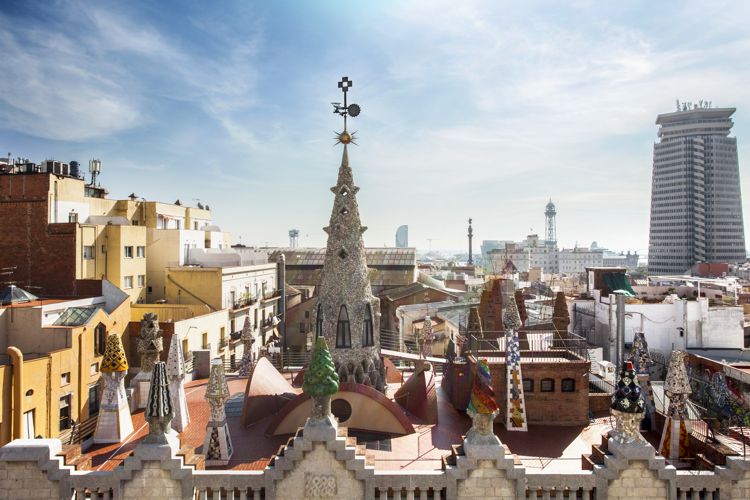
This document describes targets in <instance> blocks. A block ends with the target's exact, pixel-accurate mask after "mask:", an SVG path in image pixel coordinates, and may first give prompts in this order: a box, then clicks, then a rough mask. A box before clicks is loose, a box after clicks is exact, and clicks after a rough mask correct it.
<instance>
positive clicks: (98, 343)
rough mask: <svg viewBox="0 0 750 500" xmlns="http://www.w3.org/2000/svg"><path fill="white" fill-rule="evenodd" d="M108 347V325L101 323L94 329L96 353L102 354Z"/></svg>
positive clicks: (97, 354)
mask: <svg viewBox="0 0 750 500" xmlns="http://www.w3.org/2000/svg"><path fill="white" fill-rule="evenodd" d="M106 347H107V327H106V326H105V325H104V323H99V324H98V325H96V328H95V329H94V355H95V356H101V355H102V354H104V349H105V348H106Z"/></svg>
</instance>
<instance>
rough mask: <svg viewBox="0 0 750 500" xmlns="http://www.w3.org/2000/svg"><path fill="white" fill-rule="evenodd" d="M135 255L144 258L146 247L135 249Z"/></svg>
mask: <svg viewBox="0 0 750 500" xmlns="http://www.w3.org/2000/svg"><path fill="white" fill-rule="evenodd" d="M136 255H137V256H138V257H145V256H146V247H143V246H139V247H136Z"/></svg>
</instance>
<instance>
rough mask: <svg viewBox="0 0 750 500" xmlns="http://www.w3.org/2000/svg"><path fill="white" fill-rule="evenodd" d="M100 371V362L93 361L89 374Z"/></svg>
mask: <svg viewBox="0 0 750 500" xmlns="http://www.w3.org/2000/svg"><path fill="white" fill-rule="evenodd" d="M97 373H99V363H91V366H89V375H96V374H97Z"/></svg>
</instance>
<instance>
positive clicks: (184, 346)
mask: <svg viewBox="0 0 750 500" xmlns="http://www.w3.org/2000/svg"><path fill="white" fill-rule="evenodd" d="M182 357H183V358H184V359H185V360H186V361H187V360H188V359H189V358H190V352H189V351H188V339H182Z"/></svg>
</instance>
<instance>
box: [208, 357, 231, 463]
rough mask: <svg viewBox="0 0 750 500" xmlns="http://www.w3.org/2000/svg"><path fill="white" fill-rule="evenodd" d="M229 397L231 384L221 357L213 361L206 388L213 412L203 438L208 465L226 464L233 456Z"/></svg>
mask: <svg viewBox="0 0 750 500" xmlns="http://www.w3.org/2000/svg"><path fill="white" fill-rule="evenodd" d="M228 399H229V386H228V385H227V378H226V375H225V374H224V363H223V361H222V360H221V359H220V358H216V359H214V360H213V361H211V373H210V375H209V377H208V387H207V388H206V401H208V406H209V409H210V412H211V415H210V418H209V420H208V424H207V425H206V437H205V439H204V440H203V453H204V454H205V455H206V465H209V466H210V465H226V464H227V463H229V459H230V458H231V457H232V453H233V452H234V450H233V449H232V439H231V437H230V436H229V425H227V414H226V411H225V409H224V404H225V403H226V402H227V400H228Z"/></svg>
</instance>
